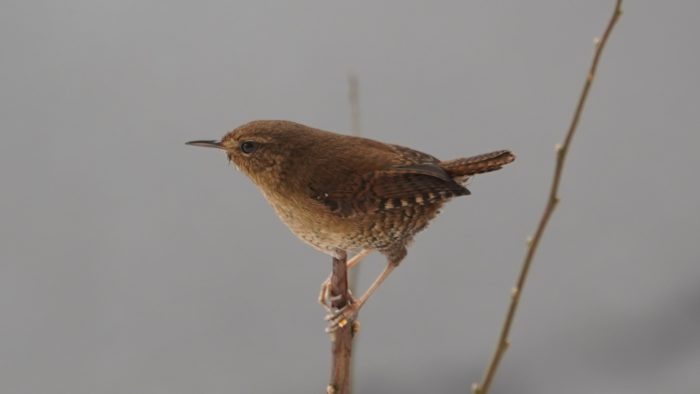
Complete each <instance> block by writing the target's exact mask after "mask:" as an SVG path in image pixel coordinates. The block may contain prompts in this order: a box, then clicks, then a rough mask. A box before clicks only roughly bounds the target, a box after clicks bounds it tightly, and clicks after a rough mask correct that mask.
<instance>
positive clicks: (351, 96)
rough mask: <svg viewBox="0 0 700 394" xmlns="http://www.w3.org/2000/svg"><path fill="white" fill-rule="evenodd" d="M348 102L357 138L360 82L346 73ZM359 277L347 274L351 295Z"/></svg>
mask: <svg viewBox="0 0 700 394" xmlns="http://www.w3.org/2000/svg"><path fill="white" fill-rule="evenodd" d="M348 101H349V103H350V130H351V131H352V134H353V135H356V136H359V135H361V134H362V129H361V126H360V82H359V80H358V79H357V74H355V73H352V72H351V73H348ZM359 277H360V266H359V265H358V266H356V267H355V268H354V269H353V270H351V271H350V273H349V279H348V281H349V284H348V286H349V287H350V291H351V292H352V293H353V294H358V292H357V291H356V290H357V281H358V278H359ZM351 360H352V361H351V364H350V369H351V370H353V371H354V370H355V359H351Z"/></svg>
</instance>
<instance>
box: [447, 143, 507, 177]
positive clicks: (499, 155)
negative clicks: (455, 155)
mask: <svg viewBox="0 0 700 394" xmlns="http://www.w3.org/2000/svg"><path fill="white" fill-rule="evenodd" d="M513 160H515V155H513V154H512V153H510V151H507V150H499V151H495V152H491V153H485V154H483V155H478V156H472V157H467V158H462V159H455V160H447V161H443V162H441V163H440V167H442V168H443V169H444V170H445V171H447V173H448V174H449V175H450V176H451V177H452V178H462V177H468V176H471V175H476V174H482V173H484V172H490V171H496V170H500V169H501V167H503V166H504V165H506V164H508V163H510V162H512V161H513Z"/></svg>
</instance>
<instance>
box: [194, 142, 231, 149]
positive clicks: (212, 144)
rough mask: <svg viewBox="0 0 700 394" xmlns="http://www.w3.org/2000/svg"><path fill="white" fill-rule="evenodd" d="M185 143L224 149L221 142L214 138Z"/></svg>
mask: <svg viewBox="0 0 700 394" xmlns="http://www.w3.org/2000/svg"><path fill="white" fill-rule="evenodd" d="M185 144H187V145H192V146H203V147H205V148H217V149H225V148H224V146H223V145H222V144H221V141H216V140H198V141H190V142H186V143H185Z"/></svg>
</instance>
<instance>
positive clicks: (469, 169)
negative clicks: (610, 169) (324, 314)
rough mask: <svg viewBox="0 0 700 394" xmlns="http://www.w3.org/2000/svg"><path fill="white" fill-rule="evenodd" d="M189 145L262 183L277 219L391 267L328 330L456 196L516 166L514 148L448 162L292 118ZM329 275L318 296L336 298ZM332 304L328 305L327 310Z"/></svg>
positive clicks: (317, 244)
mask: <svg viewBox="0 0 700 394" xmlns="http://www.w3.org/2000/svg"><path fill="white" fill-rule="evenodd" d="M187 144H189V145H195V146H203V147H210V148H218V149H223V150H224V151H226V154H227V155H228V159H229V161H230V162H231V163H233V165H235V166H236V167H237V168H238V169H240V170H241V171H243V172H244V173H245V174H246V175H247V176H248V177H249V178H250V179H251V180H252V181H253V182H254V183H255V184H256V185H257V186H258V188H259V189H260V191H261V192H262V194H263V195H264V196H265V198H266V199H267V201H268V202H269V203H270V205H272V207H273V208H274V209H275V212H276V213H277V215H278V216H279V217H280V219H282V221H283V222H284V223H285V224H286V225H287V226H288V227H289V229H290V230H291V231H292V232H293V233H294V234H295V235H296V236H297V237H299V238H300V239H301V240H303V241H304V242H306V243H307V244H309V245H311V246H313V247H314V248H316V249H318V250H320V251H322V252H324V253H326V254H329V255H331V256H333V257H334V258H336V259H341V260H345V259H346V258H347V252H348V251H358V253H357V254H356V255H355V256H354V257H353V258H352V259H350V261H348V262H347V265H348V268H350V267H352V266H353V265H355V264H357V263H358V262H359V261H360V260H361V259H362V257H364V256H366V255H367V254H368V253H369V252H370V251H373V250H376V251H378V252H380V253H382V254H383V255H384V256H386V258H387V266H386V268H385V269H384V271H383V272H382V273H381V274H379V276H378V277H377V278H376V279H375V280H374V282H373V283H372V285H370V287H369V289H368V290H367V291H366V292H365V293H364V294H363V295H362V296H361V297H360V298H359V299H357V300H353V301H352V302H350V303H349V304H348V305H347V306H346V307H345V308H343V309H341V310H337V311H335V312H334V313H332V314H331V315H330V316H329V318H328V319H329V320H330V326H329V329H331V330H333V329H335V328H337V327H338V326H339V325H344V324H345V323H346V322H347V320H351V319H354V318H355V316H356V315H357V312H358V311H359V309H360V308H361V307H362V305H363V304H364V303H365V302H366V301H367V299H368V298H369V296H370V295H371V294H372V293H373V292H374V291H375V290H376V289H377V287H379V285H381V283H382V282H383V281H384V279H386V277H387V276H388V275H389V274H390V273H391V271H392V270H393V269H394V268H395V267H396V266H398V265H399V263H400V262H401V260H403V258H404V257H405V256H406V247H407V246H408V244H409V243H410V242H411V241H412V240H413V236H414V235H415V234H416V233H417V232H419V231H421V230H423V229H424V228H425V227H426V226H427V225H428V222H429V221H430V220H431V219H433V218H434V217H435V216H436V215H437V214H438V213H439V209H440V208H441V207H442V205H443V204H444V203H445V202H447V201H449V200H450V199H451V198H452V197H457V196H464V195H468V194H470V192H469V190H467V189H466V188H465V187H464V183H465V182H466V181H467V179H468V178H469V177H471V176H473V175H476V174H481V173H484V172H489V171H495V170H498V169H500V168H501V167H502V166H504V165H505V164H508V163H510V162H512V161H513V160H514V159H515V156H514V155H513V154H512V153H510V152H509V151H506V150H500V151H495V152H491V153H486V154H483V155H478V156H473V157H469V158H463V159H456V160H448V161H440V160H438V159H437V158H435V157H433V156H431V155H428V154H426V153H422V152H418V151H415V150H413V149H409V148H405V147H402V146H398V145H390V144H385V143H382V142H378V141H374V140H370V139H367V138H360V137H354V136H348V135H341V134H336V133H331V132H328V131H323V130H319V129H314V128H311V127H307V126H304V125H301V124H298V123H294V122H289V121H283V120H258V121H253V122H250V123H247V124H244V125H243V126H240V127H238V128H237V129H235V130H233V131H231V132H230V133H228V134H226V135H225V136H224V137H223V138H222V139H221V141H210V140H207V141H190V142H188V143H187ZM328 287H329V281H328V280H327V281H326V282H324V284H323V285H322V286H321V294H320V296H319V301H320V302H321V303H322V305H324V306H326V304H327V302H328ZM328 309H329V308H328Z"/></svg>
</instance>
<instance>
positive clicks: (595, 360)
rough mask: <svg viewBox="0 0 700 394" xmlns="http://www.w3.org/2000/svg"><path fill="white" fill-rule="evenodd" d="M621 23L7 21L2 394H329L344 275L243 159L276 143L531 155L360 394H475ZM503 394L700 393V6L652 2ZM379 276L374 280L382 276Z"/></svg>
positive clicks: (448, 233)
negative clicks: (351, 79)
mask: <svg viewBox="0 0 700 394" xmlns="http://www.w3.org/2000/svg"><path fill="white" fill-rule="evenodd" d="M612 6H613V1H612V0H610V1H608V0H605V1H604V0H595V1H592V0H587V1H555V0H547V1H545V0H535V1H486V0H478V1H430V2H429V1H414V0H411V1H408V0H405V1H383V2H376V1H353V2H336V1H327V0H316V1H312V0H304V1H301V0H299V1H252V0H251V1H204V2H191V1H190V2H184V1H163V0H158V1H156V0H154V1H131V0H130V1H87V0H83V1H79V0H70V1H61V2H58V1H48V0H37V1H20V0H4V1H2V3H0V88H1V89H0V130H1V132H2V141H1V143H0V179H1V182H2V192H1V193H0V204H1V206H0V218H1V225H0V231H1V233H0V392H2V393H7V394H30V393H31V394H39V393H65V394H94V393H100V394H102V393H104V394H112V393H115V394H116V393H129V394H152V393H163V394H177V393H320V392H323V390H324V387H325V384H326V382H327V376H328V370H329V366H328V364H329V358H330V356H329V342H328V338H327V336H326V335H325V334H324V332H323V328H324V323H323V321H322V317H323V314H324V313H323V311H322V310H321V308H320V307H319V306H318V305H317V304H316V296H317V291H318V286H319V284H320V283H321V281H322V280H323V279H324V278H325V277H326V276H327V275H328V273H329V272H330V259H329V257H327V256H325V255H322V254H320V253H318V252H316V251H314V250H312V249H310V248H309V247H307V246H306V245H304V244H302V243H301V242H299V241H298V240H297V239H295V238H294V236H293V235H292V234H291V233H290V232H289V231H288V230H287V229H286V228H285V227H284V226H283V225H282V224H281V222H279V220H278V219H277V218H276V217H275V216H274V214H273V212H272V210H271V209H270V208H269V207H268V206H267V204H266V202H265V201H264V200H263V198H262V197H261V195H260V194H259V192H258V191H257V190H256V189H255V188H254V187H253V185H252V184H251V183H250V182H249V181H248V180H247V179H245V177H244V176H242V175H241V174H240V173H236V172H235V171H233V170H232V168H230V167H229V166H228V164H227V161H226V158H225V156H224V155H223V154H222V153H221V152H216V151H211V150H202V149H195V148H192V147H187V146H185V145H184V142H185V141H188V140H191V139H200V138H219V137H220V136H222V135H223V134H224V133H226V132H227V131H229V130H231V129H232V128H234V127H235V126H237V125H239V124H241V123H244V122H247V121H250V120H253V119H260V118H262V119H289V120H294V121H298V122H302V123H306V124H309V125H312V126H315V127H319V128H324V129H330V130H335V131H340V132H347V131H349V129H350V117H349V106H348V99H347V80H346V78H347V73H348V72H350V71H352V72H354V73H356V74H357V75H358V77H359V79H360V95H361V111H362V126H363V134H364V135H365V136H367V137H370V138H375V139H379V140H382V141H387V142H393V143H400V144H402V145H406V146H410V147H413V148H416V149H419V150H423V151H426V152H428V153H431V154H434V155H436V156H438V157H441V158H444V159H451V158H456V157H461V156H467V155H473V154H478V153H482V152H486V151H490V150H495V149H512V150H513V151H514V152H515V153H516V154H517V155H518V159H517V160H516V162H515V163H514V164H513V165H511V166H508V167H507V168H505V169H504V170H502V171H499V172H497V173H493V174H489V175H487V176H483V177H478V178H477V179H475V180H473V182H472V183H471V186H470V189H471V190H472V192H473V195H472V196H470V197H468V198H459V199H456V200H454V201H453V202H451V203H450V204H449V205H448V206H446V208H445V209H444V212H443V214H442V215H441V216H440V217H439V218H438V219H437V220H435V221H434V222H433V223H432V225H431V227H430V228H429V229H428V230H427V231H426V232H424V233H421V234H420V235H419V236H418V237H417V240H416V242H415V244H414V245H413V246H412V248H411V249H410V250H409V254H408V257H407V258H406V260H404V263H403V264H402V266H401V267H400V268H399V269H398V270H397V271H395V273H394V274H393V275H392V277H390V278H389V280H388V281H387V282H386V283H385V285H384V286H383V287H382V288H381V289H380V291H379V292H378V293H377V294H376V295H375V297H374V298H373V299H371V301H370V302H369V303H368V304H367V306H366V308H365V309H364V310H363V313H362V314H361V319H360V320H361V322H362V331H361V332H360V334H359V337H358V341H357V351H356V354H355V355H356V360H357V369H356V375H355V377H356V392H357V393H415V394H425V393H465V392H467V390H468V387H469V386H470V385H471V383H472V382H474V381H476V380H477V379H478V378H479V376H480V374H481V372H482V370H483V368H484V366H485V364H486V362H487V360H488V358H489V355H490V353H491V351H492V348H493V345H494V343H495V341H496V337H497V333H498V329H499V327H500V324H501V321H502V319H503V315H504V311H505V308H506V305H507V302H508V297H509V292H510V288H511V286H512V284H513V282H514V280H515V277H516V272H517V270H518V268H519V265H520V262H521V259H522V255H523V252H524V249H525V239H526V237H527V236H528V235H529V234H530V233H531V232H532V231H533V229H534V227H535V223H536V221H537V219H538V218H539V216H540V213H541V210H542V208H543V206H544V201H545V197H546V193H547V187H548V185H549V182H550V178H551V174H552V168H553V164H554V153H553V147H554V144H555V143H557V142H559V141H560V140H561V139H562V137H563V135H564V132H565V130H566V127H567V125H568V121H569V118H570V116H571V113H572V110H573V107H574V104H575V100H576V98H577V97H578V94H579V90H580V87H581V85H582V83H583V80H584V78H585V73H586V70H587V67H588V64H589V61H590V57H591V54H592V50H593V45H592V41H593V38H594V37H595V36H597V35H598V34H600V33H601V32H602V29H603V27H604V25H605V23H606V21H607V18H608V17H609V14H610V12H611V10H612ZM624 11H625V13H624V15H623V17H622V19H621V21H620V24H619V25H618V28H617V30H616V31H615V32H614V33H613V36H612V38H611V41H610V43H609V46H608V47H607V52H606V53H605V54H604V56H603V59H602V63H601V66H600V69H599V75H598V78H597V80H596V81H595V85H594V86H593V90H592V92H591V96H590V100H589V105H588V108H587V110H586V112H585V114H584V118H583V120H582V122H581V125H580V130H579V134H578V135H577V137H576V139H575V141H574V144H573V148H572V151H571V154H570V157H569V159H570V160H569V162H568V166H567V168H566V173H565V179H564V181H563V184H562V189H561V198H562V201H561V204H560V205H559V208H558V211H557V212H556V214H555V216H554V218H553V219H552V222H551V225H550V227H549V229H548V232H547V233H546V235H545V237H544V240H543V242H542V244H541V250H540V252H539V253H538V255H537V258H536V261H535V263H534V266H533V270H532V276H531V280H530V281H529V283H528V284H527V287H526V288H525V293H524V298H523V302H522V308H521V309H520V313H519V315H518V318H517V321H516V323H515V326H514V330H513V335H512V346H511V347H510V349H509V350H508V353H507V355H506V357H505V360H504V363H503V366H502V369H501V370H500V372H499V374H498V376H497V377H496V381H495V386H494V393H496V392H498V393H590V392H596V393H658V392H666V393H691V392H692V393H694V392H697V391H698V388H699V387H700V374H699V373H698V371H700V286H699V285H698V284H699V283H700V264H699V261H698V256H699V255H700V253H699V252H700V242H699V241H700V212H699V210H698V201H700V188H699V187H698V175H697V171H698V169H699V168H700V158H698V153H697V152H698V145H699V144H700V137H699V136H698V131H699V126H700V124H699V122H698V111H699V110H700V93H699V91H700V82H699V78H698V70H700V55H699V53H698V49H699V47H698V43H697V40H698V37H700V23H699V21H698V15H700V2H698V1H697V0H685V1H683V0H676V1H651V0H645V1H642V0H638V1H631V0H629V1H627V2H626V4H625V5H624ZM383 264H384V263H383V261H382V260H381V259H380V258H379V257H378V256H372V258H370V259H368V260H367V261H366V262H365V263H364V264H363V271H362V274H361V282H362V284H363V285H364V286H366V285H367V284H368V282H369V281H370V279H371V277H372V276H374V275H376V274H377V273H378V272H379V270H380V269H381V268H382V266H383Z"/></svg>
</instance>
